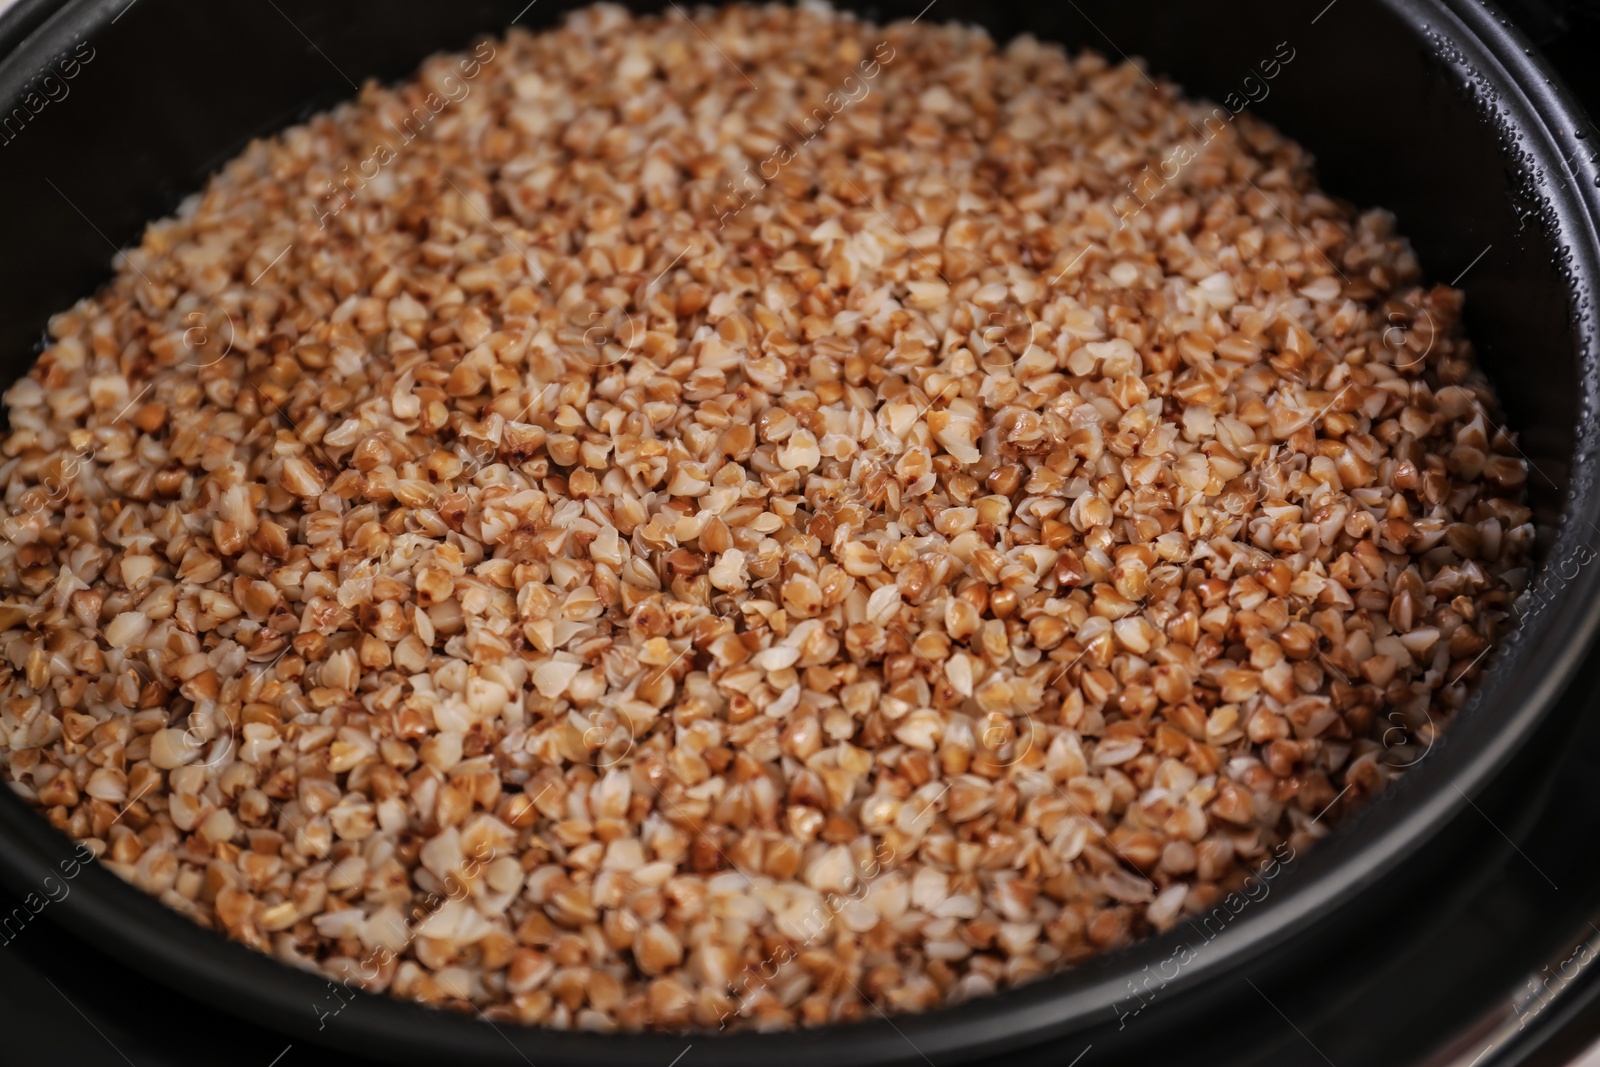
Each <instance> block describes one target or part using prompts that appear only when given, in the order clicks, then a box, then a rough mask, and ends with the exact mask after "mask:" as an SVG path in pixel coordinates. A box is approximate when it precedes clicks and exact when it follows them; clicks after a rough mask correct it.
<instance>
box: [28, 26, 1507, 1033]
mask: <svg viewBox="0 0 1600 1067" xmlns="http://www.w3.org/2000/svg"><path fill="white" fill-rule="evenodd" d="M691 17H692V19H693V20H694V21H693V22H691V21H690V18H691ZM1180 145H1189V146H1192V147H1193V150H1192V151H1187V152H1178V151H1175V147H1176V146H1180ZM1185 157H1187V158H1185ZM1179 159H1181V160H1182V162H1181V163H1176V164H1175V163H1174V162H1173V161H1174V160H1179ZM1157 165H1159V166H1160V168H1161V180H1160V181H1159V182H1158V183H1153V182H1151V181H1150V180H1149V179H1148V177H1147V178H1146V179H1145V180H1143V181H1140V180H1138V178H1137V176H1138V175H1140V174H1146V175H1148V174H1149V173H1151V172H1150V171H1146V170H1145V168H1146V167H1152V168H1153V167H1156V166H1157ZM1169 172H1171V176H1170V177H1168V174H1169ZM1419 282H1420V272H1419V269H1418V266H1417V263H1416V261H1415V259H1414V258H1413V256H1412V254H1411V252H1410V251H1409V249H1408V246H1407V244H1406V242H1405V240H1404V239H1403V238H1401V237H1399V236H1397V235H1396V234H1395V233H1394V232H1393V231H1392V229H1391V224H1390V220H1389V218H1388V216H1386V215H1384V214H1383V213H1381V212H1370V213H1366V214H1357V213H1356V212H1355V211H1353V210H1352V209H1351V208H1349V207H1348V206H1347V205H1343V204H1341V203H1338V202H1336V201H1334V200H1332V199H1330V198H1328V197H1327V196H1325V195H1324V194H1322V193H1321V192H1319V191H1318V189H1317V187H1316V185H1315V183H1314V180H1313V175H1312V171H1311V160H1310V158H1309V157H1308V155H1307V154H1306V153H1305V152H1304V151H1303V150H1302V149H1301V148H1300V147H1299V146H1297V145H1296V144H1294V143H1292V142H1290V141H1287V140H1285V139H1284V138H1282V137H1281V136H1279V135H1278V134H1277V133H1276V132H1275V131H1273V130H1272V129H1270V128H1268V127H1267V126H1265V125H1263V124H1261V123H1260V122H1257V121H1255V120H1254V119H1252V118H1251V117H1250V116H1249V115H1248V114H1241V115H1238V116H1236V117H1235V116H1233V115H1232V114H1231V113H1230V112H1228V111H1227V110H1225V109H1224V110H1219V109H1217V108H1216V107H1215V106H1213V105H1209V104H1202V103H1198V102H1191V101H1188V100H1186V99H1184V98H1183V97H1181V96H1180V95H1179V94H1178V92H1177V90H1176V89H1175V88H1174V87H1173V86H1171V85H1170V84H1158V83H1153V82H1152V81H1151V80H1150V79H1149V78H1147V77H1146V76H1145V74H1144V73H1143V72H1142V71H1141V70H1140V69H1139V68H1138V67H1137V66H1134V65H1131V64H1128V63H1124V64H1122V65H1111V64H1108V63H1107V62H1106V61H1105V60H1103V59H1101V58H1100V57H1098V56H1095V55H1090V54H1085V55H1082V56H1079V57H1077V58H1068V57H1067V55H1066V54H1065V53H1064V52H1063V50H1062V49H1061V48H1059V47H1057V46H1054V45H1050V44H1046V43H1043V42H1040V41H1038V40H1035V39H1033V38H1031V37H1021V38H1018V39H1016V40H1014V41H1012V42H1010V43H1009V44H1007V45H1005V46H1004V47H1001V46H997V45H996V44H995V43H994V42H993V41H991V40H990V39H989V38H988V37H987V36H985V35H984V34H983V33H982V32H981V31H978V30H975V29H970V28H964V27H957V26H939V25H933V24H931V23H930V22H928V21H922V22H919V23H916V24H914V25H913V24H908V23H896V24H894V25H892V26H888V27H878V26H874V25H872V24H870V23H866V22H863V21H860V20H858V19H857V18H855V17H852V16H849V15H845V14H841V13H836V12H833V11H831V10H829V9H828V8H826V7H821V6H817V5H811V4H808V5H803V6H801V7H799V8H796V9H790V8H785V7H776V6H774V7H731V8H725V9H722V10H718V11H709V10H705V11H698V12H695V13H693V14H692V15H691V16H687V17H686V16H685V15H684V14H683V13H680V12H676V11H673V12H670V13H668V14H665V15H662V16H659V17H638V18H635V17H633V16H630V15H628V14H627V13H625V12H624V11H623V10H621V9H619V8H615V7H605V6H602V7H594V8H589V9H587V10H583V11H580V12H578V13H576V14H574V15H572V16H571V17H570V18H569V19H568V20H567V21H566V22H565V23H564V24H563V25H562V26H561V27H560V28H559V29H555V30H551V31H549V32H545V33H541V34H537V35H535V34H531V33H528V32H525V31H522V30H520V29H518V30H513V31H512V32H511V34H510V36H509V37H508V38H507V39H505V40H503V41H492V42H483V43H481V44H479V45H478V46H477V47H476V48H475V49H474V50H473V51H472V52H470V53H463V54H462V55H461V56H449V57H437V58H434V59H431V60H429V61H428V62H427V63H426V64H424V66H423V68H422V70H421V73H420V75H419V76H418V78H417V79H416V80H414V81H412V82H409V83H407V84H404V85H401V86H398V87H396V88H392V89H386V88H381V87H379V86H378V85H376V84H375V83H369V84H368V85H367V86H366V87H365V88H363V89H362V91H361V93H360V95H359V97H358V98H357V99H356V100H355V101H353V102H351V103H347V104H344V105H341V106H340V107H338V108H336V109H335V110H333V111H332V112H331V113H329V114H326V115H322V116H320V117H317V118H315V119H313V120H311V121H310V122H308V123H306V124H305V125H302V126H297V127H294V128H292V129H289V130H286V131H285V132H283V133H282V134H280V135H278V136H275V137H273V138H271V139H269V140H264V141H257V142H254V143H252V144H251V145H250V146H249V147H248V148H247V149H246V150H245V151H244V152H243V154H242V155H240V156H239V157H238V158H237V159H236V160H234V161H233V162H231V163H229V164H228V165H227V166H225V167H224V168H223V169H222V171H221V172H220V173H219V174H217V175H216V176H215V177H214V178H213V179H212V180H211V181H210V182H209V183H208V184H207V186H206V188H205V189H204V191H203V192H201V193H199V194H197V195H196V196H194V197H192V198H191V199H189V200H187V201H185V202H184V204H183V205H182V207H181V209H180V210H179V212H178V214H177V216H176V217H174V218H171V219H166V220H163V221H160V222H157V223H154V224H152V225H151V226H150V228H149V229H148V230H147V231H146V233H145V235H144V237H143V239H142V242H141V243H140V244H139V246H138V247H136V248H132V249H130V250H129V251H128V252H127V253H126V257H125V258H120V259H119V261H118V267H117V271H116V275H115V277H114V279H113V280H112V281H111V282H110V283H109V284H108V285H107V286H106V287H105V288H104V289H103V290H102V291H100V292H99V293H98V294H97V295H95V296H94V297H92V298H90V299H87V300H84V301H82V302H80V303H79V304H78V305H76V306H75V307H73V308H72V309H71V310H69V311H65V312H62V313H61V314H59V315H57V316H55V317H54V318H53V319H52V320H51V324H50V339H49V342H48V346H47V347H46V348H45V350H44V352H43V354H42V355H41V356H40V357H39V360H38V364H37V366H36V367H35V368H34V369H33V370H32V372H31V373H30V374H29V375H28V376H27V377H26V378H24V379H22V380H21V381H19V382H17V383H16V384H15V385H13V386H12V387H11V388H10V390H9V392H8V393H7V394H6V398H5V399H6V404H7V407H8V409H9V416H10V432H9V436H8V437H6V438H5V441H4V449H3V457H0V458H3V467H0V472H3V476H4V481H5V485H6V493H5V507H4V513H5V515H6V521H5V523H4V533H5V537H4V539H3V542H0V585H3V592H4V604H3V606H0V615H3V618H4V624H5V626H6V629H5V632H4V633H3V634H0V641H3V645H0V652H3V670H0V757H3V760H4V763H5V765H6V768H7V772H6V777H7V778H8V779H9V784H10V785H11V787H12V788H13V789H14V790H15V791H16V792H17V793H19V794H20V795H21V796H23V797H24V798H26V799H27V800H29V801H30V802H32V803H33V804H35V805H37V807H38V808H39V809H40V810H41V811H43V812H44V813H45V814H46V815H47V816H48V817H49V819H50V820H51V821H52V822H53V823H54V824H55V825H56V826H58V827H60V828H61V829H62V830H63V831H65V832H66V833H68V834H70V835H71V836H72V837H74V838H77V839H80V840H83V841H86V842H88V843H89V845H90V846H91V847H92V848H93V850H94V851H95V852H96V853H97V854H98V855H99V857H100V860H101V861H102V862H103V863H105V864H106V865H107V866H108V867H110V868H111V869H112V870H114V871H116V872H117V873H118V874H119V875H121V876H122V877H124V878H126V879H127V880H128V881H130V882H132V883H133V884H134V885H136V886H138V887H139V888H141V889H143V890H145V891H147V892H149V893H152V894H157V895H159V897H160V899H161V900H163V901H164V902H166V903H167V904H169V905H170V906H172V907H174V908H177V909H179V910H180V911H182V912H184V913H186V914H188V915H190V916H192V917H193V918H194V919H195V920H196V921H197V922H200V923H204V924H206V925H208V926H211V927H214V928H216V929H217V930H219V931H222V932H224V933H226V935H227V936H229V937H231V938H234V939H236V940H238V941H241V942H243V943H245V944H247V945H250V946H253V947H255V948H258V949H260V950H262V951H265V952H270V953H272V954H273V955H274V956H276V957H278V958H280V959H282V960H284V961H287V962H290V963H293V964H296V965H301V966H305V967H310V968H315V969H317V970H319V971H321V972H324V973H326V974H328V975H330V976H332V977H335V978H337V979H342V980H344V981H346V982H347V983H348V984H350V985H351V987H352V988H354V987H357V986H360V987H364V988H366V989H369V990H374V991H388V992H390V993H393V994H395V995H397V996H401V997H409V998H414V999H417V1000H421V1001H425V1002H429V1003H436V1004H444V1005H450V1006H456V1007H466V1006H467V1005H468V1004H469V1003H470V1004H472V1005H477V1006H479V1007H481V1008H483V1009H484V1010H485V1011H486V1012H487V1013H488V1015H489V1016H490V1017H491V1018H493V1019H497V1020H517V1021H522V1022H527V1023H536V1024H540V1025H545V1026H552V1027H562V1028H566V1027H573V1028H584V1029H595V1030H606V1029H612V1028H619V1029H639V1028H683V1027H711V1028H715V1027H719V1026H756V1027H762V1028H778V1027H785V1026H800V1025H816V1024H821V1023H826V1022H831V1021H836V1020H850V1019H858V1018H863V1017H865V1016H868V1015H871V1014H873V1012H874V1009H875V1008H876V1009H881V1010H882V1011H884V1012H895V1011H916V1010H921V1009H926V1008H931V1007H934V1006H936V1005H939V1004H945V1003H950V1002H953V1001H958V1000H962V999H964V998H968V997H973V996H978V995H982V994H987V993H991V992H993V991H995V990H997V989H1001V988H1003V987H1007V986H1012V985H1015V984H1017V983H1020V982H1025V981H1028V980H1030V979H1032V978H1035V977H1037V976H1040V975H1044V974H1048V973H1051V972H1054V971H1057V970H1059V969H1060V968H1062V967H1065V966H1067V965H1070V964H1073V963H1076V962H1079V961H1082V960H1084V959H1086V958H1088V957H1090V956H1092V955H1094V954H1096V953H1099V952H1103V951H1105V950H1108V949H1113V948H1116V947H1118V946H1122V945H1126V944H1128V943H1130V942H1131V941H1133V940H1135V939H1137V938H1140V937H1143V936H1146V935H1148V934H1151V933H1153V932H1157V931H1161V930H1165V929H1167V928H1169V927H1171V926H1173V925H1174V924H1176V923H1178V922H1180V921H1182V919H1183V918H1184V917H1185V916H1186V915H1194V914H1197V913H1199V912H1201V911H1204V910H1207V909H1209V908H1212V907H1214V906H1215V905H1216V903H1217V902H1218V900H1219V899H1221V898H1222V897H1223V896H1224V895H1225V894H1227V893H1228V892H1230V890H1231V889H1233V888H1235V887H1237V886H1238V885H1239V884H1240V880H1241V879H1242V878H1243V877H1244V875H1245V874H1246V873H1248V872H1249V871H1250V870H1252V869H1253V868H1254V867H1255V866H1256V865H1258V864H1259V863H1261V862H1262V860H1263V859H1264V858H1266V857H1267V856H1269V854H1270V851H1271V850H1272V849H1273V848H1274V847H1277V846H1279V845H1284V844H1287V845H1288V846H1290V847H1293V848H1295V849H1300V848H1303V847H1306V846H1309V845H1311V844H1313V843H1314V842H1315V840H1316V839H1317V838H1319V837H1321V836H1323V835H1325V834H1326V833H1327V832H1328V830H1329V827H1330V825H1331V824H1333V823H1335V822H1337V820H1338V819H1339V818H1340V817H1341V816H1342V814H1343V813H1344V812H1346V811H1347V810H1349V809H1350V808H1352V807H1353V806H1356V805H1359V804H1361V803H1362V802H1363V801H1365V800H1366V799H1367V798H1368V797H1370V796H1371V795H1372V794H1373V793H1375V792H1376V791H1378V790H1380V789H1382V788H1383V787H1384V785H1385V782H1386V781H1387V780H1388V779H1389V778H1390V777H1391V776H1392V775H1393V774H1394V773H1395V770H1396V768H1399V767H1403V766H1405V765H1407V764H1409V763H1413V762H1415V761H1416V759H1418V758H1421V757H1422V756H1423V755H1425V754H1426V752H1427V750H1428V747H1429V746H1430V745H1431V744H1432V743H1433V739H1434V736H1435V734H1436V732H1437V731H1438V730H1439V729H1440V727H1441V726H1442V725H1443V724H1445V723H1446V722H1447V721H1448V720H1449V718H1450V716H1451V713H1452V711H1453V710H1454V709H1456V708H1457V707H1459V706H1460V705H1461V704H1462V703H1463V701H1464V700H1465V698H1466V696H1467V693H1468V691H1469V686H1470V685H1471V683H1472V682H1473V681H1474V680H1475V679H1476V678H1477V677H1478V675H1479V674H1480V673H1481V672H1482V670H1483V665H1484V663H1485V662H1486V660H1485V659H1484V658H1482V656H1483V653H1484V652H1485V651H1486V650H1487V649H1488V648H1489V646H1490V645H1491V643H1492V642H1493V641H1494V640H1495V638H1496V636H1497V632H1498V631H1499V630H1500V629H1502V628H1503V627H1504V619H1505V617H1506V614H1507V611H1508V608H1509V605H1510V602H1511V597H1512V595H1513V594H1514V592H1515V591H1516V589H1517V588H1518V587H1519V586H1520V584H1521V582H1522V581H1523V577H1522V576H1523V570H1524V568H1525V559H1526V555H1527V550H1528V548H1529V545H1530V542H1531V538H1532V527H1531V526H1530V524H1529V522H1530V517H1529V511H1528V509H1527V508H1526V507H1525V506H1524V505H1523V503H1522V486H1523V482H1524V464H1523V462H1522V461H1521V459H1520V458H1519V456H1518V454H1517V452H1516V446H1515V444H1514V443H1513V441H1512V439H1511V438H1510V437H1509V436H1508V435H1507V433H1506V432H1505V431H1504V430H1502V429H1500V428H1499V426H1498V424H1497V422H1496V421H1495V414H1494V411H1495V408H1494V399H1493V396H1492V394H1491V393H1490V391H1489V387H1488V385H1487V383H1486V382H1485V380H1484V379H1483V377H1482V375H1481V374H1480V373H1479V372H1478V371H1477V370H1476V369H1475V366H1474V357H1473V350H1472V346H1471V344H1470V342H1468V341H1467V340H1466V339H1465V338H1464V337H1463V336H1462V334H1461V331H1460V327H1459V318H1460V310H1461V296H1460V294H1459V293H1458V292H1456V291H1454V290H1451V289H1449V288H1446V287H1442V286H1436V287H1433V288H1424V287H1421V286H1420V285H1419ZM1402 735H1403V736H1402ZM333 1004H334V1002H333V1001H330V1004H329V1008H330V1011H331V1010H332V1007H333Z"/></svg>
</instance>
